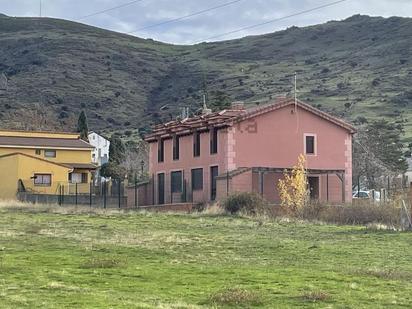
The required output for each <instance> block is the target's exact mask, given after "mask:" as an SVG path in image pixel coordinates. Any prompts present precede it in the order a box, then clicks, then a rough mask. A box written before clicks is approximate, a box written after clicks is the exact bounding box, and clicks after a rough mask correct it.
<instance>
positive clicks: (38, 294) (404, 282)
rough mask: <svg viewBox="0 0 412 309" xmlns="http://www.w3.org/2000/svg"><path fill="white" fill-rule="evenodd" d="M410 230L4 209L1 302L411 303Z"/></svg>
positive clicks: (157, 305) (30, 305)
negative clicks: (399, 231) (407, 231)
mask: <svg viewBox="0 0 412 309" xmlns="http://www.w3.org/2000/svg"><path fill="white" fill-rule="evenodd" d="M411 248H412V234H411V233H398V232H391V231H376V230H370V229H366V228H365V227H353V226H331V225H314V224H306V223H293V222H292V223H291V222H282V221H279V222H269V221H259V220H251V219H246V218H231V217H212V216H206V215H205V216H202V215H170V214H169V215H168V214H143V213H142V214H138V213H130V214H118V213H100V214H81V213H75V214H73V213H69V214H62V213H53V212H50V211H40V210H34V209H33V208H31V209H30V208H27V209H26V208H6V207H2V208H0V308H239V307H244V308H251V307H264V308H389V307H390V308H410V305H411V304H412V293H411V291H412V249H411Z"/></svg>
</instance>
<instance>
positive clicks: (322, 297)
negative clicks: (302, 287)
mask: <svg viewBox="0 0 412 309" xmlns="http://www.w3.org/2000/svg"><path fill="white" fill-rule="evenodd" d="M300 298H301V299H302V300H304V301H307V302H321V301H326V300H329V299H330V295H329V294H328V293H327V292H325V291H311V292H306V293H303V294H302V296H301V297H300Z"/></svg>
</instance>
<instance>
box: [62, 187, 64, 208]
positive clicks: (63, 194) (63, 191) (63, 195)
mask: <svg viewBox="0 0 412 309" xmlns="http://www.w3.org/2000/svg"><path fill="white" fill-rule="evenodd" d="M63 204H64V186H62V205H63Z"/></svg>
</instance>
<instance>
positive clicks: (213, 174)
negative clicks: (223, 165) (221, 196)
mask: <svg viewBox="0 0 412 309" xmlns="http://www.w3.org/2000/svg"><path fill="white" fill-rule="evenodd" d="M218 175H219V167H217V166H212V167H211V168H210V199H211V200H212V201H214V200H215V199H216V188H217V176H218Z"/></svg>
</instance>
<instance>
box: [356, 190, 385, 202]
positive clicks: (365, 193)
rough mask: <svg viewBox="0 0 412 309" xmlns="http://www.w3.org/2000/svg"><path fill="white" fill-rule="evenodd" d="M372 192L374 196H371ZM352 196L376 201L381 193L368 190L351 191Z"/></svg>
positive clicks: (379, 198)
mask: <svg viewBox="0 0 412 309" xmlns="http://www.w3.org/2000/svg"><path fill="white" fill-rule="evenodd" d="M372 193H374V196H372ZM352 198H354V199H370V200H374V201H376V202H379V201H380V200H381V193H380V192H379V191H374V190H368V191H355V192H353V196H352Z"/></svg>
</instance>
